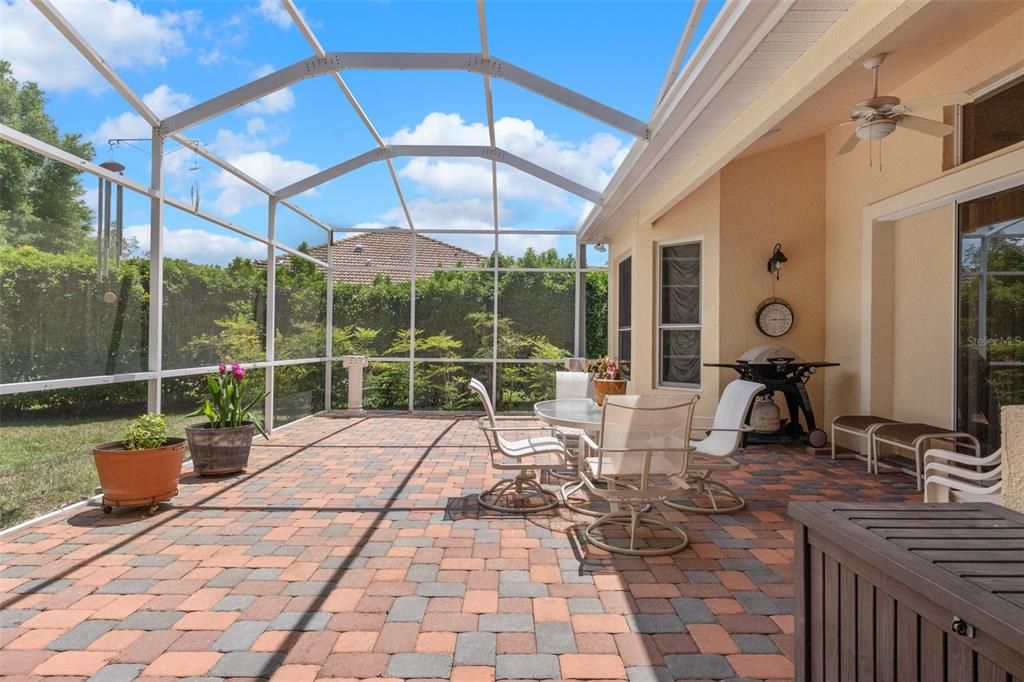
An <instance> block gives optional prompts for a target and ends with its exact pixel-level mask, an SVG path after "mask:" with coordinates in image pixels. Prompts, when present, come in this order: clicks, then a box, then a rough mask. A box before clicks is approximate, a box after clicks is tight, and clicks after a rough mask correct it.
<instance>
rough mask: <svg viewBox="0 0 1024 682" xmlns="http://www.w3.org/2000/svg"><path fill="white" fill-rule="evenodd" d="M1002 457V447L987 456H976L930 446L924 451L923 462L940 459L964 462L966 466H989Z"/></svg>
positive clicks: (941, 460) (996, 462) (997, 462)
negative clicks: (930, 447)
mask: <svg viewBox="0 0 1024 682" xmlns="http://www.w3.org/2000/svg"><path fill="white" fill-rule="evenodd" d="M1002 459H1003V451H1002V448H1000V449H999V450H996V451H995V452H993V453H992V454H991V455H989V456H987V457H978V456H977V455H965V454H963V453H961V452H953V451H951V450H943V449H941V448H932V449H930V450H928V451H927V452H925V453H924V463H925V464H926V465H927V464H928V463H929V462H933V461H940V462H956V463H958V464H966V465H968V466H990V465H993V464H999V463H1000V462H1001V461H1002Z"/></svg>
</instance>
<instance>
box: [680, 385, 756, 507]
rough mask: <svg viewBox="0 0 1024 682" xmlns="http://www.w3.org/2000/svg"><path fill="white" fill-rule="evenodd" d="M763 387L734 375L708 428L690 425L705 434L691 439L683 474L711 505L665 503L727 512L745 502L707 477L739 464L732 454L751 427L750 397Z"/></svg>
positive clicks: (681, 501) (720, 483)
mask: <svg viewBox="0 0 1024 682" xmlns="http://www.w3.org/2000/svg"><path fill="white" fill-rule="evenodd" d="M764 390H765V387H764V384H759V383H756V382H753V381H744V380H743V379H737V380H736V381H733V382H731V383H730V384H729V385H728V386H726V387H725V390H724V391H723V392H722V397H721V398H720V399H719V401H718V408H717V409H716V410H715V416H714V420H713V421H712V423H711V428H709V429H700V428H695V429H694V431H703V432H704V433H705V437H704V438H703V439H702V440H696V441H694V443H693V446H694V453H693V456H692V457H691V458H690V467H689V470H688V471H687V474H686V478H687V482H688V483H689V485H690V494H694V495H703V496H705V497H707V499H708V502H709V504H710V505H711V506H710V507H703V506H697V505H696V504H690V503H689V501H684V500H680V499H669V500H665V504H666V505H667V506H669V507H672V508H673V509H678V510H680V511H685V512H691V513H696V514H727V513H730V512H736V511H740V510H741V509H743V508H744V507H746V506H747V502H746V500H744V499H743V497H741V496H740V494H739V493H737V492H736V491H735V490H733V489H732V488H731V487H729V486H728V485H726V484H725V483H722V482H721V481H716V480H713V479H712V478H711V477H712V476H713V475H714V474H716V473H721V472H724V471H733V470H735V469H737V468H739V466H740V464H739V462H738V461H736V459H735V457H734V456H735V455H736V454H737V453H739V452H741V451H742V449H743V434H745V433H749V432H750V431H752V430H753V429H752V428H751V427H750V426H749V425H748V424H747V416H748V415H749V414H750V408H751V406H752V405H753V404H754V398H756V397H757V396H758V394H760V393H761V392H762V391H764Z"/></svg>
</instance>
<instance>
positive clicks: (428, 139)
mask: <svg viewBox="0 0 1024 682" xmlns="http://www.w3.org/2000/svg"><path fill="white" fill-rule="evenodd" d="M495 132H497V129H495ZM489 139H490V138H489V137H488V133H487V124H486V123H466V122H465V121H464V120H463V119H462V116H460V115H459V114H445V113H442V112H440V111H435V112H432V113H429V114H427V115H426V116H424V117H423V120H422V121H420V122H419V123H417V124H416V126H415V127H414V128H413V129H412V130H409V129H408V128H401V129H399V131H398V132H396V133H395V134H394V135H392V136H391V137H389V138H387V142H388V143H389V144H487V143H488V140H489Z"/></svg>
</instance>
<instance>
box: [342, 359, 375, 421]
mask: <svg viewBox="0 0 1024 682" xmlns="http://www.w3.org/2000/svg"><path fill="white" fill-rule="evenodd" d="M369 364H370V363H369V360H367V358H366V356H365V355H345V356H342V358H341V366H342V367H344V368H345V369H347V370H348V409H347V410H345V414H351V415H357V416H360V417H361V416H363V415H364V414H365V413H366V412H365V411H364V410H363V369H364V368H365V367H366V366H367V365H369Z"/></svg>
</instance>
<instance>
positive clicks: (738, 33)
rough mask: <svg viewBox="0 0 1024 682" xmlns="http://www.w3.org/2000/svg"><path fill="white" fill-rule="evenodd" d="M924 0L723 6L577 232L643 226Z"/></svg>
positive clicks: (598, 237) (598, 236) (601, 234)
mask: <svg viewBox="0 0 1024 682" xmlns="http://www.w3.org/2000/svg"><path fill="white" fill-rule="evenodd" d="M927 4H928V0H891V1H887V2H863V1H862V2H855V0H796V1H795V2H780V3H769V2H756V1H750V2H741V3H734V4H730V5H727V6H726V8H725V9H723V11H722V14H721V15H720V16H719V18H718V21H717V22H716V25H715V27H713V30H712V31H711V32H709V35H708V37H707V39H706V40H705V41H704V42H703V43H702V45H701V46H700V47H699V48H698V52H697V53H696V54H695V55H694V57H693V59H692V60H691V62H690V68H688V69H687V71H686V72H684V73H683V75H682V76H681V77H680V80H679V82H678V83H677V86H678V87H677V88H675V90H674V91H673V92H670V95H669V97H667V98H666V100H665V102H664V104H663V105H662V106H661V107H660V108H659V110H656V111H655V114H654V116H653V118H652V121H651V124H650V129H651V142H650V144H647V145H642V144H637V145H635V146H634V148H633V149H632V150H631V152H630V154H629V155H628V156H627V157H626V159H625V160H624V162H623V163H622V165H621V166H620V167H619V170H618V171H617V173H616V174H615V176H614V177H613V178H612V180H611V182H610V183H609V185H608V188H607V189H606V190H605V192H604V197H605V201H604V204H603V205H600V206H595V207H594V208H593V209H592V210H591V212H590V214H589V215H588V216H587V218H586V220H585V221H584V223H583V225H582V226H581V228H580V239H581V241H584V242H588V243H594V242H607V241H609V240H610V239H611V238H612V237H613V236H614V234H615V233H616V232H618V231H619V230H620V229H622V228H623V227H624V226H626V225H635V224H649V223H652V222H653V221H655V220H657V219H658V218H659V217H661V216H662V215H664V214H665V213H666V212H667V211H668V210H669V209H670V208H671V207H672V206H674V205H675V204H676V203H678V202H679V201H680V200H681V199H682V198H683V197H685V196H686V195H687V194H689V193H690V192H691V191H693V190H694V189H696V188H697V187H698V186H700V184H701V183H703V182H704V181H705V180H707V179H708V178H709V177H711V176H712V175H714V173H716V172H718V170H720V169H721V168H722V167H723V166H724V165H725V164H727V163H728V162H729V161H731V160H732V159H734V158H736V156H738V155H739V154H741V153H742V152H743V151H744V150H745V149H746V148H747V147H749V146H750V145H751V144H752V143H754V142H755V141H756V140H757V139H759V138H760V137H761V136H763V135H764V134H765V133H767V132H768V131H770V130H771V129H772V127H773V126H774V125H776V124H777V123H778V122H779V121H781V120H782V119H783V118H784V117H785V116H786V115H788V114H789V113H790V112H792V111H793V110H794V109H795V108H796V107H797V106H799V105H800V104H801V103H803V102H804V101H806V100H807V99H808V98H809V97H811V96H812V95H813V94H814V93H815V92H816V91H817V90H818V89H819V88H821V87H822V86H823V85H824V84H826V83H828V82H829V81H830V80H831V79H832V78H834V77H835V76H836V75H838V74H839V73H840V72H842V71H843V70H844V69H846V68H847V67H848V66H849V65H850V64H852V63H854V62H855V61H856V60H857V59H859V58H860V57H861V56H862V55H863V54H864V52H865V51H866V50H868V49H870V48H871V47H872V46H873V45H875V44H876V43H878V42H879V41H880V40H881V39H882V38H884V37H885V36H886V35H888V34H889V33H891V32H892V31H893V30H895V29H896V28H897V27H899V26H900V25H901V24H903V23H904V22H905V21H906V20H907V19H909V18H910V17H911V16H913V15H914V14H915V13H916V12H917V11H918V10H920V9H921V8H922V7H924V6H925V5H927Z"/></svg>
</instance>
